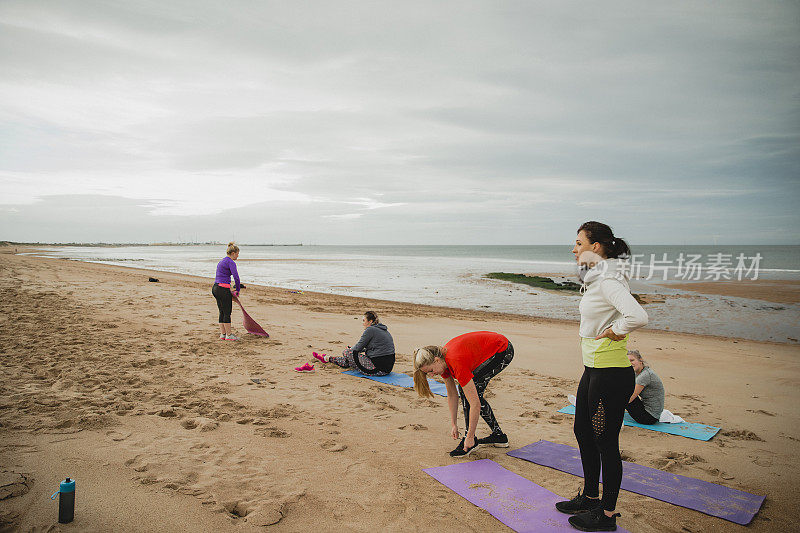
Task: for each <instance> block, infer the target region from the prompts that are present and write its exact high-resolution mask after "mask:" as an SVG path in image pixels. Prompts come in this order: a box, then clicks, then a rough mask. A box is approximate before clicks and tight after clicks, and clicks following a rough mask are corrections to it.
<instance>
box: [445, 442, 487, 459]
mask: <svg viewBox="0 0 800 533" xmlns="http://www.w3.org/2000/svg"><path fill="white" fill-rule="evenodd" d="M478 446H480V444H478V439H475V444H474V445H473V446H472V448H470V449H469V450H464V439H461V442H459V443H458V446H456V449H455V450H453V451H452V452H450V457H466V456H467V455H469V454H471V453H472V452H473V451H474V450H476V449H477V448H478Z"/></svg>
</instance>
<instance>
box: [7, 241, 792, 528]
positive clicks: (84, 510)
mask: <svg viewBox="0 0 800 533" xmlns="http://www.w3.org/2000/svg"><path fill="white" fill-rule="evenodd" d="M13 251H14V250H13V248H11V249H9V248H5V249H0V252H2V253H0V270H2V272H3V280H4V283H3V288H2V292H3V297H2V306H3V313H2V323H3V331H4V335H3V343H2V348H0V353H2V376H3V377H2V380H0V428H2V431H0V465H2V467H1V468H0V469H1V470H2V483H0V487H1V488H2V491H1V492H2V496H0V498H2V505H1V506H0V531H154V532H155V531H186V530H192V531H229V530H230V531H241V532H244V531H263V530H265V529H266V528H267V526H269V529H271V530H275V531H309V530H320V531H379V530H385V531H463V530H465V529H466V530H472V531H508V529H507V528H506V527H505V526H503V525H502V524H501V523H500V522H498V521H497V520H496V519H495V518H493V517H492V516H491V515H489V514H488V513H486V512H484V511H482V510H481V509H479V508H477V507H474V506H473V505H471V504H470V503H468V502H467V501H466V500H464V499H462V498H461V497H460V496H458V495H456V494H455V493H453V492H452V491H450V490H449V489H447V488H446V487H444V486H442V485H440V484H439V483H438V482H436V481H435V480H433V479H432V478H431V477H429V476H428V475H426V474H425V473H424V472H422V469H423V468H428V467H433V466H442V465H447V464H451V463H452V462H454V460H453V459H451V458H450V457H448V455H447V452H448V451H449V450H451V449H452V448H453V447H454V445H455V443H454V442H453V441H452V439H451V438H450V436H449V435H448V431H449V422H448V415H447V409H446V404H445V400H444V399H443V398H438V397H437V398H436V399H435V400H427V399H420V398H418V397H417V396H416V394H415V393H414V392H413V391H412V390H407V389H401V388H397V387H390V386H384V385H381V384H376V383H374V382H371V381H368V380H364V379H357V378H353V377H350V376H347V375H341V373H340V370H339V369H337V368H336V367H332V365H327V366H323V365H319V364H317V365H316V366H317V370H316V372H315V373H312V374H298V373H295V372H293V371H292V368H293V367H295V366H299V365H301V364H303V363H304V362H313V360H312V358H311V352H312V351H317V352H325V353H338V352H340V351H341V349H342V348H343V347H345V346H347V345H348V344H353V343H354V342H355V340H357V339H358V337H359V335H360V333H361V325H360V324H361V321H360V319H361V314H362V313H363V312H364V311H365V310H367V309H372V310H374V311H376V312H378V313H379V315H380V317H381V320H382V322H384V323H385V324H386V325H387V326H388V327H389V330H390V331H391V333H392V334H393V336H394V339H395V344H396V347H397V353H398V356H397V364H396V366H395V371H397V372H409V371H410V370H411V362H410V354H411V353H412V351H413V350H414V349H415V348H416V347H418V346H422V345H426V344H440V343H443V342H445V341H446V340H448V339H450V338H451V337H454V336H456V335H458V334H460V333H464V332H467V331H473V330H482V329H487V330H493V331H498V332H500V333H503V334H504V335H506V336H507V337H508V338H509V339H511V340H512V342H513V344H514V347H515V351H516V355H515V358H514V361H513V363H512V364H511V366H510V367H509V368H507V369H506V370H505V371H503V373H502V374H500V375H499V376H498V377H497V378H495V379H493V380H492V382H491V384H490V386H489V392H488V394H487V399H489V401H490V402H491V404H492V406H493V408H494V411H495V413H496V415H497V417H498V419H499V421H500V423H501V425H502V427H503V429H504V431H505V432H506V433H507V434H508V435H509V438H510V441H511V449H515V448H518V447H522V446H524V445H526V444H530V443H532V442H535V441H537V440H540V439H546V440H550V441H553V442H557V443H562V444H568V445H571V446H575V439H574V436H573V434H572V418H571V417H570V416H568V415H562V414H558V413H557V412H556V411H557V410H558V409H559V408H560V407H563V406H564V405H566V403H567V400H566V395H567V394H572V393H574V391H575V389H576V387H577V380H578V378H579V377H580V373H581V370H582V367H581V363H580V354H579V351H578V346H577V329H578V327H577V323H575V322H569V321H558V320H549V319H532V318H530V317H522V316H518V315H509V314H500V313H488V312H479V311H465V310H459V309H452V308H443V307H431V306H423V305H415V304H405V303H397V302H388V301H379V300H367V299H360V298H353V297H347V296H335V295H326V294H319V293H313V292H303V293H299V294H298V293H294V292H290V291H287V290H286V289H280V288H273V287H262V286H256V285H250V284H248V285H249V287H248V289H247V290H246V291H245V292H244V293H243V295H242V301H243V303H244V304H245V306H246V308H247V311H248V312H249V313H250V315H252V316H253V317H254V318H255V319H256V320H258V321H259V322H260V323H261V325H262V326H263V327H264V328H265V329H266V330H267V331H268V332H269V333H270V335H271V336H270V338H269V339H263V338H259V337H254V336H249V335H242V337H243V340H242V341H241V342H225V341H218V340H217V332H218V328H217V324H216V319H217V315H216V313H217V311H216V306H215V303H214V299H213V298H212V296H211V294H210V286H211V283H212V282H211V280H210V278H208V279H206V278H198V277H192V276H187V275H178V274H170V273H164V272H158V273H154V272H151V271H147V270H139V269H135V268H126V267H117V266H108V265H99V264H89V263H79V262H73V261H67V260H63V259H49V258H37V257H31V256H19V255H14V253H13ZM20 251H22V250H20ZM242 270H243V276H244V280H245V282H246V273H244V270H245V269H244V268H243V269H242ZM150 275H155V276H156V277H158V278H159V280H160V281H159V282H158V283H150V282H148V277H149V276H150ZM766 283H767V282H763V284H766ZM689 290H694V289H689ZM778 290H780V289H778ZM751 297H752V296H751ZM764 299H768V298H764ZM772 301H781V300H772ZM792 301H796V299H795V300H792ZM233 323H234V329H236V330H238V331H239V333H244V331H243V330H242V328H241V313H240V312H239V310H238V308H235V309H234V317H233ZM630 346H631V347H635V348H637V349H639V350H640V351H641V353H642V354H643V355H644V356H645V358H646V359H647V360H648V362H649V363H650V364H651V366H652V367H653V369H654V370H655V371H656V372H657V373H658V374H659V375H660V376H661V378H662V379H663V380H664V383H665V386H666V389H667V398H666V408H667V409H669V410H671V411H672V412H674V413H676V414H679V415H681V416H682V417H684V418H685V419H687V420H689V421H692V422H701V423H705V424H710V425H715V426H720V427H722V431H721V432H720V433H719V434H718V435H717V436H715V437H714V438H713V439H712V440H711V441H709V442H701V441H696V440H691V439H686V438H682V437H677V436H670V435H666V434H662V433H656V432H652V431H648V430H644V429H637V428H624V429H623V431H622V434H621V437H620V438H621V443H622V450H623V452H624V454H623V455H624V458H625V459H626V460H628V461H632V462H636V463H638V464H642V465H646V466H651V467H655V468H660V469H662V470H666V471H669V472H673V473H676V474H682V475H685V476H690V477H694V478H698V479H702V480H706V481H710V482H714V483H718V484H721V485H725V486H729V487H733V488H737V489H740V490H745V491H748V492H752V493H756V494H761V495H766V497H767V498H766V501H765V503H764V506H763V507H762V509H761V511H760V512H759V513H758V515H756V517H755V519H754V520H753V522H752V523H751V524H750V526H748V527H744V526H738V525H736V524H733V523H731V522H727V521H724V520H721V519H719V518H714V517H710V516H707V515H704V514H701V513H699V512H696V511H692V510H688V509H684V508H681V507H676V506H673V505H670V504H667V503H664V502H660V501H657V500H653V499H651V498H647V497H644V496H640V495H637V494H632V493H629V492H625V491H623V492H622V493H621V496H620V501H619V506H618V510H619V512H621V513H622V517H621V518H620V519H619V520H618V523H619V524H620V525H621V526H622V527H625V528H627V529H628V530H630V531H635V532H656V531H658V532H661V531H674V532H679V531H688V532H723V531H725V532H727V531H759V532H760V531H764V532H766V531H770V532H773V531H793V530H796V522H795V517H794V514H793V511H794V510H795V509H796V508H797V504H796V502H797V500H798V498H800V464H798V461H797V459H798V457H800V414H799V413H798V409H797V402H798V399H800V392H798V391H800V358H799V357H800V347H798V346H797V345H787V344H777V343H767V342H754V341H748V340H742V339H729V338H721V337H710V336H700V335H689V334H678V333H671V332H665V331H655V330H649V329H645V330H642V331H637V332H635V333H634V334H633V335H632V339H631V342H630ZM253 379H256V380H258V381H259V382H258V383H256V382H254V381H253ZM462 424H463V421H462ZM484 433H486V426H485V425H484V424H483V422H481V423H480V425H479V431H478V435H479V436H481V435H483V434H484ZM505 451H506V450H503V449H499V448H482V449H480V450H478V452H477V453H475V454H473V455H472V456H471V458H478V459H479V458H491V459H493V460H494V461H496V462H497V463H499V464H500V465H502V466H503V467H505V468H507V469H509V470H511V471H513V472H515V473H517V474H520V475H522V476H524V477H526V478H528V479H530V480H532V481H534V482H535V483H537V484H539V485H541V486H543V487H545V488H546V489H548V490H550V491H553V492H555V493H557V494H560V495H562V496H564V497H566V498H569V497H572V496H574V495H575V493H576V492H577V491H578V490H579V488H580V487H581V480H580V479H579V478H576V477H574V476H571V475H569V474H565V473H562V472H558V471H556V470H552V469H549V468H545V467H541V466H537V465H534V464H532V463H528V462H524V461H521V460H519V459H515V458H512V457H509V456H507V455H505ZM67 476H69V477H72V478H75V479H76V480H77V493H76V494H77V496H76V519H75V522H74V523H72V524H68V525H59V524H58V523H57V503H56V502H52V501H50V500H49V498H48V497H49V496H50V495H51V494H52V493H53V492H54V491H56V490H57V489H58V483H59V481H60V480H61V479H63V478H64V477H67ZM565 520H566V517H565Z"/></svg>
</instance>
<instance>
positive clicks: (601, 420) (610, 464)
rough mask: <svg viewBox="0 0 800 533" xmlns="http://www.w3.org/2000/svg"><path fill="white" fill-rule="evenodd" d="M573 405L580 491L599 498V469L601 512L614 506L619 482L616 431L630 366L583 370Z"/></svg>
mask: <svg viewBox="0 0 800 533" xmlns="http://www.w3.org/2000/svg"><path fill="white" fill-rule="evenodd" d="M584 368H585V370H584V371H583V376H582V377H581V381H580V384H578V394H577V402H576V406H575V437H576V438H577V439H578V447H579V448H580V450H581V463H582V464H583V492H584V494H585V495H586V496H589V497H597V496H598V495H599V485H598V484H599V482H600V467H601V465H602V469H603V501H602V504H603V509H605V510H606V511H613V510H614V509H615V508H616V506H617V496H618V495H619V486H620V484H621V483H622V459H621V458H620V455H619V430H620V429H621V428H622V418H623V416H625V407H626V406H627V405H628V400H630V398H631V394H633V387H634V381H635V379H636V377H635V374H634V372H633V367H630V366H628V367H612V368H590V367H584Z"/></svg>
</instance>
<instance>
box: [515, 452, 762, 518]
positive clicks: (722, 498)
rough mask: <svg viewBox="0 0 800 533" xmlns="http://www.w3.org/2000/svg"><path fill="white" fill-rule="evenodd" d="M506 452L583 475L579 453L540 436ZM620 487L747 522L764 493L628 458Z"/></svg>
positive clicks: (718, 515)
mask: <svg viewBox="0 0 800 533" xmlns="http://www.w3.org/2000/svg"><path fill="white" fill-rule="evenodd" d="M508 455H510V456H511V457H517V458H519V459H524V460H526V461H530V462H532V463H536V464H537V465H542V466H548V467H550V468H555V469H556V470H561V471H562V472H567V473H568V474H572V475H574V476H579V477H583V466H581V454H580V452H579V451H578V450H577V449H575V448H573V447H572V446H567V445H565V444H556V443H555V442H549V441H546V440H540V441H539V442H534V443H533V444H528V445H527V446H525V447H524V448H520V449H519V450H513V451H510V452H508ZM621 488H622V489H624V490H627V491H630V492H635V493H636V494H642V495H644V496H649V497H651V498H655V499H656V500H661V501H662V502H667V503H671V504H673V505H680V506H681V507H686V508H687V509H694V510H695V511H700V512H701V513H705V514H708V515H711V516H717V517H719V518H724V519H725V520H730V521H731V522H735V523H737V524H742V525H747V524H749V523H750V521H751V520H753V517H754V516H755V515H756V513H757V512H758V510H759V509H761V504H763V503H764V496H758V495H756V494H750V493H749V492H744V491H741V490H736V489H732V488H729V487H725V486H723V485H717V484H716V483H709V482H708V481H702V480H700V479H694V478H691V477H687V476H682V475H680V474H673V473H671V472H664V471H663V470H658V469H656V468H650V467H649V466H644V465H638V464H636V463H629V462H628V461H623V462H622V487H621Z"/></svg>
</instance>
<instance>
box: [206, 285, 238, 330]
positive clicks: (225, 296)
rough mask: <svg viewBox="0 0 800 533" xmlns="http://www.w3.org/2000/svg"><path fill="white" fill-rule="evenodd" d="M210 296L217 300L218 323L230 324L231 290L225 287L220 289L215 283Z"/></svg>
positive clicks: (231, 309)
mask: <svg viewBox="0 0 800 533" xmlns="http://www.w3.org/2000/svg"><path fill="white" fill-rule="evenodd" d="M211 294H213V295H214V298H216V300H217V307H218V308H219V323H220V324H230V323H231V312H232V311H233V295H232V294H231V290H230V289H229V288H227V287H220V286H219V285H217V284H216V283H215V284H214V286H213V287H211Z"/></svg>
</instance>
